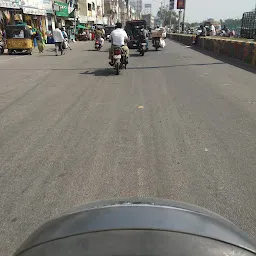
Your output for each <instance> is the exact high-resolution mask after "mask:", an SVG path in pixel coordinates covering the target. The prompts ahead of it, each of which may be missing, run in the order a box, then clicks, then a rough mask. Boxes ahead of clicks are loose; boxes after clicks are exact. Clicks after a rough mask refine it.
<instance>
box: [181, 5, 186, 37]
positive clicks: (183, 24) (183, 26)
mask: <svg viewBox="0 0 256 256" xmlns="http://www.w3.org/2000/svg"><path fill="white" fill-rule="evenodd" d="M185 16H186V0H184V10H183V20H182V32H183V33H184V32H185Z"/></svg>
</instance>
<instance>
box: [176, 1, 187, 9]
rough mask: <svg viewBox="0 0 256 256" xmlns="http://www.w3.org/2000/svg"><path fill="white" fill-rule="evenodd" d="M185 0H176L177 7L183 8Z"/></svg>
mask: <svg viewBox="0 0 256 256" xmlns="http://www.w3.org/2000/svg"><path fill="white" fill-rule="evenodd" d="M185 1H186V0H177V9H185Z"/></svg>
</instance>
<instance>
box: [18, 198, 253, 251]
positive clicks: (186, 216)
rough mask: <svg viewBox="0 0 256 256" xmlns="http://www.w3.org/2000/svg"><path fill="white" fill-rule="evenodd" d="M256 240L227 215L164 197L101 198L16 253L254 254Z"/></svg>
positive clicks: (52, 223)
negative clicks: (163, 198)
mask: <svg viewBox="0 0 256 256" xmlns="http://www.w3.org/2000/svg"><path fill="white" fill-rule="evenodd" d="M255 254H256V243H255V241H254V240H252V239H251V238H250V237H249V236H248V235H247V234H246V233H244V232H243V231H242V230H240V229H239V228H238V227H236V226H235V225H234V224H233V223H231V222H230V221H228V220H227V219H225V218H223V217H221V216H219V215H217V214H215V213H212V212H210V211H208V210H205V209H203V208H199V207H196V206H193V205H188V204H184V203H180V202H175V201H169V200H161V199H147V198H144V199H142V198H136V199H134V198H133V199H114V200H108V201H98V202H95V203H91V204H87V205H85V206H83V207H80V208H78V209H75V210H73V211H72V212H69V213H67V214H65V215H63V216H61V217H58V218H55V219H53V220H51V221H49V222H47V223H46V224H44V225H43V226H41V227H40V228H38V229H37V230H36V231H35V232H34V233H33V234H32V235H31V236H30V237H29V238H28V239H27V240H26V241H25V242H24V243H23V244H22V245H21V247H20V248H19V249H18V251H17V252H16V253H15V254H14V256H53V255H54V256H68V255H72V256H81V255H102V256H103V255H104V256H113V255H119V256H124V255H140V256H142V255H149V256H152V255H159V256H162V255H174V256H177V255H183V256H205V255H210V256H220V255H243V256H247V255H248V256H249V255H255Z"/></svg>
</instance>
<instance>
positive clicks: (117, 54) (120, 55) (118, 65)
mask: <svg viewBox="0 0 256 256" xmlns="http://www.w3.org/2000/svg"><path fill="white" fill-rule="evenodd" d="M126 65H127V58H126V55H125V52H124V51H123V49H122V47H115V48H114V56H113V66H114V69H115V70H116V74H117V75H119V73H120V69H123V68H125V69H126Z"/></svg>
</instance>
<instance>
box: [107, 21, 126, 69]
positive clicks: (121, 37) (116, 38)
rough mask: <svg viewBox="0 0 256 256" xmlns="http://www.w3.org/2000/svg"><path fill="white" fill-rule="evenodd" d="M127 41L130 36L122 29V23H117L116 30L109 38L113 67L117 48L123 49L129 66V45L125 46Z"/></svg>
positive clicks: (110, 57)
mask: <svg viewBox="0 0 256 256" xmlns="http://www.w3.org/2000/svg"><path fill="white" fill-rule="evenodd" d="M127 40H128V36H127V34H126V32H125V30H124V29H122V23H120V22H117V23H116V28H115V30H113V31H112V32H111V34H110V36H109V41H110V42H111V48H110V49H109V59H110V62H109V64H110V65H113V52H114V48H115V46H118V47H121V48H122V49H123V51H124V52H125V54H126V60H127V63H126V64H128V57H129V48H128V47H127V45H125V41H127Z"/></svg>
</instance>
